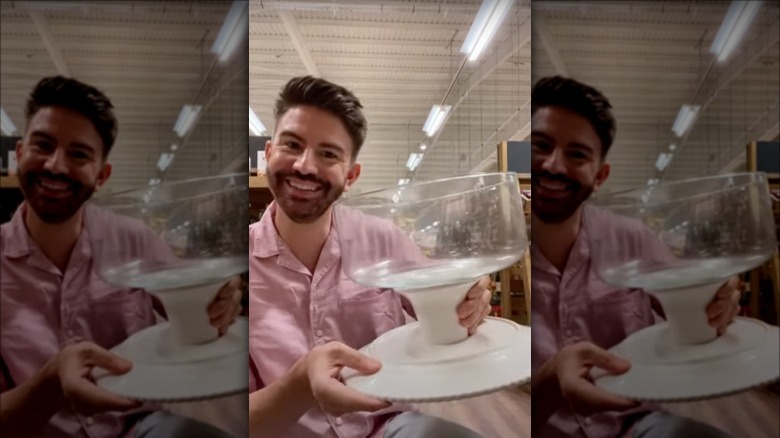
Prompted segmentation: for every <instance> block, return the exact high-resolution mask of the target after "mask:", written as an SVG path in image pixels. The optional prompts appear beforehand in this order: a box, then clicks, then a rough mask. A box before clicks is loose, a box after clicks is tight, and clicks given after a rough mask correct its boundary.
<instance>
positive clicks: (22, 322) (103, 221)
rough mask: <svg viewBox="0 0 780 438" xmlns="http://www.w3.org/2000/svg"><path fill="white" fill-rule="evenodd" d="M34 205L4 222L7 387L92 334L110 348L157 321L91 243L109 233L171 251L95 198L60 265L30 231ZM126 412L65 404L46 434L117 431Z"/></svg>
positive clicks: (106, 239) (0, 311)
mask: <svg viewBox="0 0 780 438" xmlns="http://www.w3.org/2000/svg"><path fill="white" fill-rule="evenodd" d="M26 208H28V207H27V204H26V203H23V204H22V205H21V206H20V207H19V209H17V211H16V213H15V214H14V216H13V218H12V220H11V221H10V222H8V223H6V224H3V225H2V227H0V253H1V254H2V258H1V259H0V272H2V275H0V362H2V363H0V365H2V370H1V371H2V372H1V373H0V392H1V391H6V390H9V389H11V388H13V387H14V386H15V385H18V384H20V383H22V382H24V381H26V380H28V379H30V378H31V377H32V376H33V375H34V374H36V373H37V372H38V371H39V370H40V369H41V368H42V367H43V365H44V364H45V363H46V362H47V361H48V360H49V359H51V358H52V357H54V356H55V355H57V353H58V352H59V351H60V350H61V349H62V348H64V347H65V346H67V345H69V344H73V343H77V342H79V341H91V342H94V343H95V344H97V345H99V346H101V347H103V348H106V349H110V348H112V347H114V346H116V345H118V344H119V343H121V342H122V341H124V340H125V339H126V338H128V337H129V336H130V335H132V334H133V333H135V332H137V331H139V330H141V329H144V328H146V327H149V326H151V325H153V324H154V323H155V314H154V307H153V301H152V298H151V296H150V295H148V294H146V293H145V292H144V291H142V290H127V289H123V288H120V287H116V286H113V285H110V284H107V283H105V282H104V281H103V280H102V279H100V277H98V276H97V274H96V272H95V269H94V265H93V258H92V256H93V254H92V245H91V242H92V241H93V240H101V241H102V243H103V244H108V245H119V244H121V245H125V247H126V248H134V249H135V250H136V251H144V252H145V251H156V250H157V249H156V248H159V249H160V250H164V248H162V247H160V245H161V243H160V242H159V239H157V238H156V236H155V235H154V234H153V233H152V232H151V231H150V230H148V229H146V228H144V227H143V226H142V225H141V224H140V223H136V222H133V221H130V220H128V219H126V218H121V217H118V216H115V215H113V214H111V213H109V212H107V211H104V210H101V209H98V208H95V207H92V206H89V205H87V206H86V208H85V210H84V225H83V227H82V229H81V233H80V234H79V238H78V240H77V242H76V244H75V246H74V248H73V252H72V253H71V257H70V261H69V263H68V267H67V268H66V269H65V272H60V270H59V269H58V268H57V267H56V266H55V265H54V264H53V263H52V262H51V261H50V260H49V259H48V258H47V257H46V256H45V255H44V254H43V252H42V251H41V249H40V248H39V247H38V246H37V245H36V244H35V242H34V241H33V240H32V238H31V237H30V236H29V234H28V232H27V227H26V226H25V224H24V219H23V218H24V212H25V210H26ZM142 409H143V408H142ZM122 417H123V416H122V415H121V414H117V413H105V414H98V415H95V416H92V417H85V416H82V415H78V414H76V413H74V412H73V411H72V410H71V409H70V408H69V407H68V406H64V407H63V408H62V409H61V410H60V411H59V412H57V413H56V414H55V415H54V416H53V417H52V418H51V421H50V422H49V424H48V425H47V426H46V427H45V429H44V430H43V431H42V433H41V436H46V437H90V438H103V437H117V436H119V435H120V434H121V433H122V430H123V429H124V428H125V424H124V420H123V418H122Z"/></svg>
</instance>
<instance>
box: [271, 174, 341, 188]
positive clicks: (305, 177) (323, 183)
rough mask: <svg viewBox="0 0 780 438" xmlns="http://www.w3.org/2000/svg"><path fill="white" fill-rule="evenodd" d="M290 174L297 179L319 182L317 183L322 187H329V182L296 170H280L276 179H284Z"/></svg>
mask: <svg viewBox="0 0 780 438" xmlns="http://www.w3.org/2000/svg"><path fill="white" fill-rule="evenodd" d="M291 176H294V177H295V178H297V179H299V180H301V181H307V182H312V183H315V184H319V185H321V186H323V187H326V188H327V187H330V184H329V183H328V182H327V181H323V180H321V179H319V178H317V177H316V176H314V175H305V174H303V173H300V172H298V171H295V172H287V173H281V172H280V173H277V179H279V180H282V179H285V178H289V177H291Z"/></svg>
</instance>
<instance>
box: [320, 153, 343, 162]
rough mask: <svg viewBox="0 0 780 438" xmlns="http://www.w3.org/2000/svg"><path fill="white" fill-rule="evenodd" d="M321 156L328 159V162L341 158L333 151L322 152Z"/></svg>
mask: <svg viewBox="0 0 780 438" xmlns="http://www.w3.org/2000/svg"><path fill="white" fill-rule="evenodd" d="M320 155H321V156H322V157H323V158H327V159H328V160H335V159H338V158H339V156H338V155H336V154H335V153H334V152H333V151H322V153H320Z"/></svg>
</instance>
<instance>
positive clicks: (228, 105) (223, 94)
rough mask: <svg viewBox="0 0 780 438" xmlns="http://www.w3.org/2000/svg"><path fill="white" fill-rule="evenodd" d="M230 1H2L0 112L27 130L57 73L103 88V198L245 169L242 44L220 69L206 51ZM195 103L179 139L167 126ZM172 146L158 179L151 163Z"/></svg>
mask: <svg viewBox="0 0 780 438" xmlns="http://www.w3.org/2000/svg"><path fill="white" fill-rule="evenodd" d="M231 3H232V2H230V1H198V2H185V1H181V2H180V1H169V2H145V1H137V2H99V1H93V2H67V1H64V2H7V1H3V2H0V22H1V23H2V25H1V26H0V49H1V53H2V62H0V105H2V108H3V109H4V110H5V111H6V113H7V114H8V115H9V117H10V118H11V120H12V121H13V123H14V125H15V126H16V128H17V130H18V131H23V130H24V126H25V123H24V122H25V121H24V116H23V111H24V105H25V101H26V99H27V96H28V95H29V93H30V91H31V90H32V88H33V86H34V85H35V84H36V83H37V82H38V81H39V80H40V79H41V78H43V77H45V76H50V75H56V74H63V75H67V76H71V77H74V78H76V79H78V80H81V81H84V82H86V83H89V84H91V85H94V86H96V87H97V88H99V89H101V90H103V91H104V92H105V93H106V94H107V95H108V97H109V98H110V99H111V100H112V102H113V104H114V107H115V108H116V114H117V117H118V119H119V136H118V139H117V143H116V145H115V146H114V149H113V150H112V152H111V156H110V157H109V158H110V161H111V162H112V163H113V164H114V169H113V174H112V177H111V179H110V180H109V182H108V184H107V185H106V189H107V190H108V191H110V190H120V189H125V188H130V187H136V186H141V185H146V184H148V181H149V180H150V179H151V178H160V177H164V178H167V179H182V178H193V177H199V176H204V175H208V174H214V173H217V172H219V171H220V170H221V169H224V168H226V167H229V166H230V165H231V163H233V162H234V161H235V160H237V159H239V158H240V161H241V164H242V165H241V169H242V170H244V169H246V167H244V166H246V137H247V133H246V129H247V118H246V111H247V109H246V108H247V105H248V98H247V82H248V77H247V72H246V69H247V66H246V57H245V56H241V55H240V54H241V52H242V51H243V53H246V40H245V39H244V46H243V47H239V49H238V50H237V51H236V53H237V55H235V56H233V57H232V58H231V59H229V60H227V61H225V62H223V63H218V62H216V58H217V57H216V55H215V54H213V53H212V52H211V48H212V45H213V43H214V40H215V38H216V36H217V34H218V33H219V31H220V29H221V27H222V25H223V22H224V21H225V17H226V15H227V13H228V10H229V9H230V7H231ZM244 17H246V14H244ZM245 29H246V27H244V31H245ZM193 103H195V104H198V105H204V109H203V112H202V116H201V118H200V120H199V121H198V123H197V125H196V127H195V128H194V129H193V131H192V132H191V133H190V134H189V136H188V137H187V138H185V139H179V138H177V135H176V134H175V133H174V132H173V126H174V124H175V123H176V121H177V119H178V117H179V113H180V111H181V109H182V106H183V105H186V104H193ZM172 143H177V148H178V149H177V152H176V156H175V159H174V161H173V163H172V164H171V166H170V167H169V168H168V169H167V173H166V174H161V172H159V171H158V169H157V167H156V164H157V161H158V159H159V157H160V154H161V153H162V152H168V151H169V150H170V148H171V144H172ZM234 167H235V165H234Z"/></svg>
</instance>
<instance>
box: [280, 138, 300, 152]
mask: <svg viewBox="0 0 780 438" xmlns="http://www.w3.org/2000/svg"><path fill="white" fill-rule="evenodd" d="M284 145H285V146H287V148H289V149H292V150H299V149H300V148H301V145H300V143H298V142H297V141H294V140H289V141H286V142H284Z"/></svg>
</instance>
